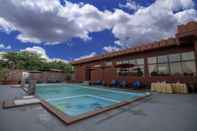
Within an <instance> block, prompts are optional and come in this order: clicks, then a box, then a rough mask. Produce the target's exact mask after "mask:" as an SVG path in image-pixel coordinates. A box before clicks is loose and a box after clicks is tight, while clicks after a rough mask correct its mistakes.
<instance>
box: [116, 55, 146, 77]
mask: <svg viewBox="0 0 197 131" xmlns="http://www.w3.org/2000/svg"><path fill="white" fill-rule="evenodd" d="M121 64H132V65H133V66H132V67H128V68H118V69H117V74H118V75H135V76H143V75H144V59H142V58H140V59H132V60H123V61H122V62H121Z"/></svg>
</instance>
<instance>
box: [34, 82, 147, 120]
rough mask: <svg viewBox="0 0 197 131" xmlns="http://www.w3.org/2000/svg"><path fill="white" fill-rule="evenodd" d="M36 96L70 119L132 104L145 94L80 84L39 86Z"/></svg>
mask: <svg viewBox="0 0 197 131" xmlns="http://www.w3.org/2000/svg"><path fill="white" fill-rule="evenodd" d="M36 95H37V96H39V97H40V98H41V99H42V100H44V101H45V102H47V103H48V104H49V105H50V106H51V107H53V108H55V110H56V111H61V112H63V113H64V114H65V115H66V116H67V117H70V118H77V117H78V116H86V115H84V114H88V113H90V112H94V111H99V110H104V109H105V108H106V109H108V108H109V107H112V106H114V105H120V104H121V103H123V102H124V103H125V102H131V101H132V100H135V99H137V98H141V97H144V96H145V94H144V93H131V92H127V91H120V90H114V89H106V88H101V87H95V86H83V85H79V84H51V85H37V88H36ZM91 114H92V113H91Z"/></svg>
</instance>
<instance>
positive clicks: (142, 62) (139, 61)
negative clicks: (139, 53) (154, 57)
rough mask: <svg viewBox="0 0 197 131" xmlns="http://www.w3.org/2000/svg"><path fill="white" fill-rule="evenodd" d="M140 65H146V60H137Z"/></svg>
mask: <svg viewBox="0 0 197 131" xmlns="http://www.w3.org/2000/svg"><path fill="white" fill-rule="evenodd" d="M136 62H137V64H138V65H143V64H144V59H137V60H136Z"/></svg>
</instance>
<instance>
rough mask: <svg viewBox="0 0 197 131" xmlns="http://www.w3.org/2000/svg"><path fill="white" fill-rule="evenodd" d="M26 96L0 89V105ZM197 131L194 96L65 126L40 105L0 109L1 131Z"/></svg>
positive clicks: (167, 97) (155, 100)
mask: <svg viewBox="0 0 197 131" xmlns="http://www.w3.org/2000/svg"><path fill="white" fill-rule="evenodd" d="M23 95H25V93H24V92H23V90H22V89H20V88H10V87H9V86H0V101H3V100H7V99H13V98H20V97H21V96H23ZM25 130H26V131H197V94H189V95H177V94H157V93H154V94H153V95H152V96H150V97H148V98H146V99H144V100H141V101H138V102H135V103H133V104H130V105H128V106H124V107H121V108H118V109H115V110H112V111H109V112H106V113H102V114H100V115H97V116H95V117H92V118H89V119H86V120H83V121H80V122H78V123H75V124H73V125H69V126H68V125H66V124H65V123H63V122H62V121H60V120H59V119H58V118H57V117H56V116H54V115H53V114H51V113H49V112H48V111H46V110H45V109H44V108H43V107H41V106H40V105H31V106H25V107H17V108H13V109H6V110H4V109H2V107H0V131H25Z"/></svg>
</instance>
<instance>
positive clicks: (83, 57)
mask: <svg viewBox="0 0 197 131" xmlns="http://www.w3.org/2000/svg"><path fill="white" fill-rule="evenodd" d="M95 55H96V52H91V53H90V54H88V55H84V56H81V57H79V58H75V59H74V60H81V59H86V58H90V57H93V56H95Z"/></svg>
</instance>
